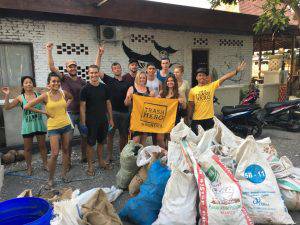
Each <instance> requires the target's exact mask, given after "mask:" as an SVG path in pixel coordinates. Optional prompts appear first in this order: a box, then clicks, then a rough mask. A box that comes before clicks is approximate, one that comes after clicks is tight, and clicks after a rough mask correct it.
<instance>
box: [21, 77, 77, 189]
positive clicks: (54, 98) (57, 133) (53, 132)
mask: <svg viewBox="0 0 300 225" xmlns="http://www.w3.org/2000/svg"><path fill="white" fill-rule="evenodd" d="M47 83H48V86H49V88H50V91H48V92H46V93H44V94H42V95H40V96H39V97H37V98H36V99H35V100H33V101H31V102H29V103H27V104H26V105H25V107H24V109H29V110H30V108H31V107H33V106H35V105H36V104H39V103H42V102H44V104H45V105H46V107H45V109H46V112H47V114H48V115H50V116H49V117H48V120H47V129H48V136H49V139H50V145H51V158H50V160H49V164H48V165H49V173H50V174H49V179H48V182H47V187H48V188H51V187H52V186H53V180H54V173H55V167H56V161H57V157H58V153H59V139H60V138H61V140H62V159H63V170H62V180H63V181H65V182H67V181H68V179H67V177H66V175H67V172H68V165H69V160H70V159H69V153H68V149H69V142H70V135H69V132H70V131H71V129H72V127H71V121H70V119H69V116H68V114H67V106H68V104H70V102H71V101H72V100H73V97H72V95H71V94H70V93H68V92H66V91H62V90H60V77H59V76H58V75H57V74H56V73H50V74H49V75H48V79H47Z"/></svg>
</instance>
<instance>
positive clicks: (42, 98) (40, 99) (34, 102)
mask: <svg viewBox="0 0 300 225" xmlns="http://www.w3.org/2000/svg"><path fill="white" fill-rule="evenodd" d="M46 99H47V94H46V93H44V94H42V95H40V96H38V97H37V98H35V99H33V100H32V101H30V102H28V103H27V104H26V105H24V109H26V110H31V111H33V107H34V106H35V105H37V104H39V103H42V102H46V101H47V100H46ZM45 114H46V113H45Z"/></svg>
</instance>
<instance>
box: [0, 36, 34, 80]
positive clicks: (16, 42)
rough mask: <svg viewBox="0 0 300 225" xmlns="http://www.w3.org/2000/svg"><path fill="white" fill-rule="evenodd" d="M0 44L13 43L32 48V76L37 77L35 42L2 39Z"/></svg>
mask: <svg viewBox="0 0 300 225" xmlns="http://www.w3.org/2000/svg"><path fill="white" fill-rule="evenodd" d="M0 44H11V45H27V46H29V49H30V58H31V66H32V68H31V69H32V77H33V79H35V69H34V68H35V62H34V52H33V43H32V42H23V41H20V42H19V41H2V40H0Z"/></svg>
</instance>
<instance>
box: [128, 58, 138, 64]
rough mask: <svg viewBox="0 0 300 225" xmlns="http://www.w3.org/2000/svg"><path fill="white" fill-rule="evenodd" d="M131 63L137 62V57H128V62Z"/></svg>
mask: <svg viewBox="0 0 300 225" xmlns="http://www.w3.org/2000/svg"><path fill="white" fill-rule="evenodd" d="M131 63H138V60H137V59H129V64H131Z"/></svg>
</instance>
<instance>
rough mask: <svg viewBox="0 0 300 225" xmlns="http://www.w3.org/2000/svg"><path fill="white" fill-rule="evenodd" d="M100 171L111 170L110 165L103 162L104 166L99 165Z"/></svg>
mask: <svg viewBox="0 0 300 225" xmlns="http://www.w3.org/2000/svg"><path fill="white" fill-rule="evenodd" d="M99 168H100V169H104V170H111V169H112V165H111V164H109V163H107V162H105V164H102V165H99Z"/></svg>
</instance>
